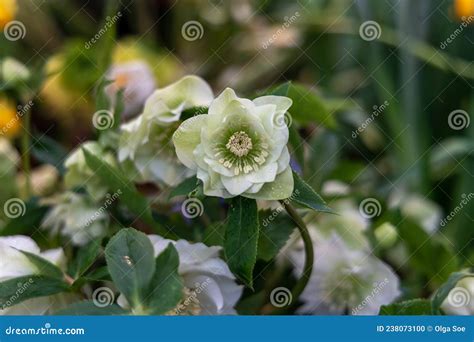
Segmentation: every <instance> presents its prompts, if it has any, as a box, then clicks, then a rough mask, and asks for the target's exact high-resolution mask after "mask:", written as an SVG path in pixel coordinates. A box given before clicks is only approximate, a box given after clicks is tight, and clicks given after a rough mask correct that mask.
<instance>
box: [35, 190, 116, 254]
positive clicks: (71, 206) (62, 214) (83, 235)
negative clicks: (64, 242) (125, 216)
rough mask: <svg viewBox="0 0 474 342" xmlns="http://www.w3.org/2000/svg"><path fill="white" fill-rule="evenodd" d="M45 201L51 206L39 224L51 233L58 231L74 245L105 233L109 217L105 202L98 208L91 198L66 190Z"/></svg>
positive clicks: (84, 242)
mask: <svg viewBox="0 0 474 342" xmlns="http://www.w3.org/2000/svg"><path fill="white" fill-rule="evenodd" d="M45 202H46V203H45V204H52V205H53V207H52V209H51V210H50V211H49V212H48V214H47V215H46V217H45V218H44V219H43V222H42V223H41V226H42V228H45V229H48V230H50V231H51V233H52V234H58V233H59V234H61V235H62V236H65V237H67V238H69V239H71V242H72V244H74V245H76V246H83V245H85V244H87V243H88V242H89V241H92V240H95V239H97V238H100V237H102V236H104V235H105V234H106V232H107V228H108V224H109V220H110V219H109V216H108V215H107V210H106V207H105V204H104V205H103V206H102V207H100V208H99V206H98V205H97V204H95V203H94V202H93V201H92V200H91V198H89V197H87V196H86V195H81V194H76V193H74V192H66V193H64V194H62V195H61V196H58V197H56V198H54V199H52V200H48V201H45Z"/></svg>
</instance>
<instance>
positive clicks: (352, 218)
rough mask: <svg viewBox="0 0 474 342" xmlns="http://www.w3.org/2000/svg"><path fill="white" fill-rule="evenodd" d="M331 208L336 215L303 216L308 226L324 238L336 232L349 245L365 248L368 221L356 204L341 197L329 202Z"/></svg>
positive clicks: (366, 247)
mask: <svg viewBox="0 0 474 342" xmlns="http://www.w3.org/2000/svg"><path fill="white" fill-rule="evenodd" d="M331 208H333V210H334V211H335V212H336V213H337V215H316V214H309V215H308V216H307V217H306V218H305V221H306V222H307V224H308V228H310V229H311V230H315V231H318V233H320V234H321V235H322V236H323V237H325V238H329V237H330V236H331V235H332V234H333V233H337V234H338V235H339V236H340V237H341V238H342V239H343V240H344V242H345V243H346V244H347V245H348V246H349V247H351V248H355V249H366V250H367V249H368V248H369V241H368V239H367V237H366V235H365V234H366V231H367V228H368V227H369V221H368V219H366V218H365V217H364V216H362V215H361V213H360V211H359V209H358V206H357V205H356V204H355V203H354V202H353V201H352V200H350V199H343V200H337V201H333V202H331Z"/></svg>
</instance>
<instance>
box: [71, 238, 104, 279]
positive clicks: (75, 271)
mask: <svg viewBox="0 0 474 342" xmlns="http://www.w3.org/2000/svg"><path fill="white" fill-rule="evenodd" d="M100 249H101V244H100V240H99V241H91V242H89V244H88V245H87V246H84V247H82V248H81V249H79V251H78V253H77V256H76V257H75V258H74V260H73V262H72V264H71V267H70V269H69V274H70V275H71V276H72V277H73V279H78V278H79V277H80V276H82V275H83V274H84V273H85V272H86V271H87V270H88V269H89V267H91V266H92V264H93V263H94V261H95V260H96V259H97V257H98V256H99V254H100Z"/></svg>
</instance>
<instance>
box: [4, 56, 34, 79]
mask: <svg viewBox="0 0 474 342" xmlns="http://www.w3.org/2000/svg"><path fill="white" fill-rule="evenodd" d="M30 75H31V74H30V71H29V70H28V68H27V67H26V66H25V65H24V64H23V63H21V62H19V61H17V60H16V59H14V58H11V57H7V58H5V59H4V60H3V61H2V62H1V63H0V78H3V80H4V81H5V82H12V83H14V82H19V81H25V80H27V79H28V78H29V77H30Z"/></svg>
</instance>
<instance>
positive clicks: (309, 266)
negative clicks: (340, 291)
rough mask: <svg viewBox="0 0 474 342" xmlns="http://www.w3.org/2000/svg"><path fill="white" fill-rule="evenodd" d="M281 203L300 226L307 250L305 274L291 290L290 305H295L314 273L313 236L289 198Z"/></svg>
mask: <svg viewBox="0 0 474 342" xmlns="http://www.w3.org/2000/svg"><path fill="white" fill-rule="evenodd" d="M280 203H281V204H282V205H283V206H284V208H285V210H286V212H287V213H288V215H289V216H290V217H291V218H292V219H293V221H294V222H295V223H296V226H297V227H298V231H299V232H300V234H301V238H302V239H303V242H304V250H305V263H304V269H303V274H302V275H301V277H300V279H299V280H298V281H297V283H296V285H295V287H294V288H293V290H292V291H291V295H292V301H291V303H290V307H291V306H293V305H294V304H295V303H296V302H297V300H298V298H299V297H300V295H301V294H302V293H303V291H304V289H305V288H306V285H308V282H309V280H310V278H311V273H313V263H314V249H313V241H312V240H311V236H310V235H309V231H308V228H307V227H306V224H305V223H304V222H303V220H302V219H301V217H300V216H299V215H298V213H297V212H296V209H295V208H293V206H292V205H291V204H290V203H289V201H288V200H284V201H280Z"/></svg>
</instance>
